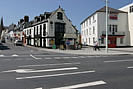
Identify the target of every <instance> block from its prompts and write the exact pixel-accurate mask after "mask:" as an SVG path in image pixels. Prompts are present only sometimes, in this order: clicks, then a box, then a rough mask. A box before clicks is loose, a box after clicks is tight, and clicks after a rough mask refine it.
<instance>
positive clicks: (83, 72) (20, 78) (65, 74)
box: [16, 70, 95, 80]
mask: <svg viewBox="0 0 133 89" xmlns="http://www.w3.org/2000/svg"><path fill="white" fill-rule="evenodd" d="M94 72H95V71H94V70H92V71H82V72H74V73H63V74H53V75H42V76H29V77H18V78H16V79H17V80H22V79H33V78H47V77H59V76H67V75H76V74H87V73H94Z"/></svg>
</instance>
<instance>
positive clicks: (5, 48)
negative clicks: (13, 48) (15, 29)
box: [0, 43, 10, 50]
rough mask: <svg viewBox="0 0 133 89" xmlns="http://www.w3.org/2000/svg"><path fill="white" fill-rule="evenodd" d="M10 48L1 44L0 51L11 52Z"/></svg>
mask: <svg viewBox="0 0 133 89" xmlns="http://www.w3.org/2000/svg"><path fill="white" fill-rule="evenodd" d="M9 49H10V48H8V46H5V45H3V44H2V43H0V50H9Z"/></svg>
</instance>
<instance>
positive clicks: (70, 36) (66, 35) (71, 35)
mask: <svg viewBox="0 0 133 89" xmlns="http://www.w3.org/2000/svg"><path fill="white" fill-rule="evenodd" d="M64 38H73V39H76V38H77V36H76V34H64Z"/></svg>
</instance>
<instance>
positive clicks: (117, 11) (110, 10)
mask: <svg viewBox="0 0 133 89" xmlns="http://www.w3.org/2000/svg"><path fill="white" fill-rule="evenodd" d="M108 11H109V13H127V12H124V11H121V10H117V9H114V8H111V7H108ZM97 12H106V6H104V7H103V8H101V9H99V10H97V11H95V12H94V13H93V14H91V15H90V16H88V17H87V18H86V19H85V20H84V21H82V22H81V24H82V23H84V22H85V21H86V20H87V19H88V18H90V17H91V16H93V15H94V14H96V13H97Z"/></svg>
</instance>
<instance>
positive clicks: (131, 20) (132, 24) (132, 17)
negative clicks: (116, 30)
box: [119, 3, 133, 46]
mask: <svg viewBox="0 0 133 89" xmlns="http://www.w3.org/2000/svg"><path fill="white" fill-rule="evenodd" d="M130 6H133V3H131V4H129V5H127V6H124V7H122V8H120V9H119V10H122V11H125V12H128V24H129V25H128V26H129V31H130V34H129V36H130V46H133V35H132V34H133V12H132V13H130V12H129V10H130Z"/></svg>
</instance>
